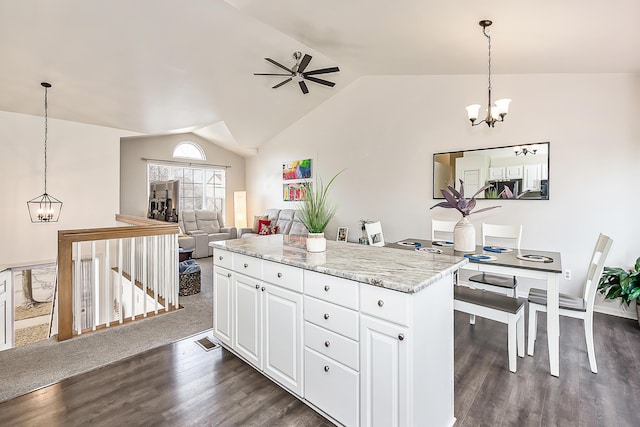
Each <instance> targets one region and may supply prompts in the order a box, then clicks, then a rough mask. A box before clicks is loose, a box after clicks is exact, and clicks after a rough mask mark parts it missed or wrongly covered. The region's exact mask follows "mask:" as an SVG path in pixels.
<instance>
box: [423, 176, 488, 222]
mask: <svg viewBox="0 0 640 427" xmlns="http://www.w3.org/2000/svg"><path fill="white" fill-rule="evenodd" d="M491 187H493V185H491V184H487V185H485V186H484V187H482V188H481V189H479V190H478V191H476V194H474V195H473V196H472V197H471V199H465V198H464V182H463V181H462V180H460V191H458V190H456V189H455V188H454V187H452V186H450V185H448V186H447V188H448V189H449V191H447V190H445V189H440V192H441V193H442V195H443V196H444V198H445V199H446V201H445V202H440V203H436V204H435V205H433V206H431V208H430V209H433V208H437V207H439V208H447V209H457V210H458V212H460V213H461V214H462V216H463V217H465V216H469V215H471V213H472V212H471V211H472V210H473V209H474V208H475V207H476V196H477V195H478V194H481V193H482V192H484V191H485V190H486V189H488V188H491ZM499 207H500V206H490V207H488V208H482V209H478V210H477V211H475V212H473V213H479V212H484V211H488V210H490V209H495V208H499Z"/></svg>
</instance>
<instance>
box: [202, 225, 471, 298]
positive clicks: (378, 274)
mask: <svg viewBox="0 0 640 427" xmlns="http://www.w3.org/2000/svg"><path fill="white" fill-rule="evenodd" d="M305 244H306V237H303V236H283V235H281V234H276V235H272V236H258V237H250V238H245V239H235V240H225V241H220V242H211V243H210V244H209V245H210V246H212V247H213V248H214V249H215V248H218V249H226V250H228V251H230V252H235V253H239V254H244V255H249V256H253V257H256V258H261V259H265V260H269V261H274V262H278V263H281V264H287V265H292V266H294V267H300V268H303V269H305V270H312V271H317V272H319V273H324V274H329V275H332V276H336V277H343V278H345V279H350V280H355V281H357V282H362V283H367V284H370V285H374V286H380V287H383V288H387V289H392V290H395V291H400V292H405V293H415V292H419V291H420V290H422V289H424V288H426V287H428V286H429V285H430V284H432V283H435V282H437V281H438V280H440V279H441V278H442V277H443V276H445V275H447V274H450V273H452V272H454V271H456V270H457V269H458V268H460V267H461V266H463V265H464V264H466V263H467V262H468V260H467V259H466V258H464V257H462V256H457V255H443V254H430V253H426V252H417V251H412V252H410V251H406V250H402V249H394V248H386V247H373V246H368V245H360V244H357V243H345V242H334V241H327V250H326V252H322V253H311V252H307V250H306V246H305Z"/></svg>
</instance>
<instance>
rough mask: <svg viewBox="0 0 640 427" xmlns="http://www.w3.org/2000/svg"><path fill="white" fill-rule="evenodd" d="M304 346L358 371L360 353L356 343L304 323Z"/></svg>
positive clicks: (311, 324)
mask: <svg viewBox="0 0 640 427" xmlns="http://www.w3.org/2000/svg"><path fill="white" fill-rule="evenodd" d="M304 345H306V346H307V347H309V348H311V349H313V350H315V351H317V352H318V353H320V354H322V355H323V356H327V357H330V358H332V359H333V360H335V361H337V362H340V363H342V364H344V365H347V366H348V367H349V368H351V369H353V370H355V371H357V370H358V362H359V353H358V343H357V342H356V341H353V340H350V339H349V338H346V337H343V336H342V335H339V334H336V333H335V332H331V331H329V330H328V329H324V328H321V327H319V326H316V325H314V324H313V323H309V322H304Z"/></svg>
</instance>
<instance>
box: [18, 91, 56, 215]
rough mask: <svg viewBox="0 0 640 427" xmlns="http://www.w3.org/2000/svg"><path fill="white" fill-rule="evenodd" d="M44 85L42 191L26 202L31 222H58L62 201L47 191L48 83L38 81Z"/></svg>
mask: <svg viewBox="0 0 640 427" xmlns="http://www.w3.org/2000/svg"><path fill="white" fill-rule="evenodd" d="M40 84H41V85H42V87H44V193H42V194H41V195H40V196H38V197H35V198H33V199H31V200H29V201H28V202H27V208H28V209H29V216H30V217H31V222H58V218H59V217H60V211H61V210H62V202H61V201H60V200H58V199H56V198H55V197H53V196H52V195H50V194H48V193H47V132H48V117H49V115H48V109H49V106H48V103H47V90H48V89H49V88H50V87H51V84H50V83H47V82H42V83H40Z"/></svg>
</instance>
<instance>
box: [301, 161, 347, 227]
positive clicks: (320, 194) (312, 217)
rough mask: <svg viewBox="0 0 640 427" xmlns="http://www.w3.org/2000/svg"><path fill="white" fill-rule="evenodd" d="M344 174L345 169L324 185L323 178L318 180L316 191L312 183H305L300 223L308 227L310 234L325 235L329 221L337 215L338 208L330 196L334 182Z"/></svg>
mask: <svg viewBox="0 0 640 427" xmlns="http://www.w3.org/2000/svg"><path fill="white" fill-rule="evenodd" d="M342 172H344V169H343V170H341V171H340V172H338V173H337V174H335V175H334V176H333V178H331V180H329V183H328V184H327V185H324V183H323V182H322V178H318V179H316V185H315V186H316V188H315V189H314V188H313V187H312V186H311V184H310V183H308V182H305V183H304V184H303V185H304V187H305V190H306V192H305V197H304V200H302V201H301V202H300V205H299V206H298V212H299V215H300V222H302V224H303V225H304V226H305V227H307V230H309V233H324V230H325V229H326V228H327V225H328V224H329V221H331V219H332V218H333V217H334V215H335V214H336V207H335V206H334V205H332V204H331V202H329V199H328V194H329V189H330V187H331V184H333V181H334V180H335V179H336V178H337V177H338V175H340V174H341V173H342Z"/></svg>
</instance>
